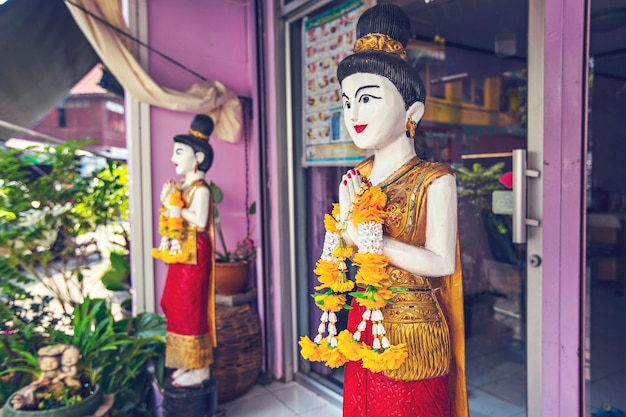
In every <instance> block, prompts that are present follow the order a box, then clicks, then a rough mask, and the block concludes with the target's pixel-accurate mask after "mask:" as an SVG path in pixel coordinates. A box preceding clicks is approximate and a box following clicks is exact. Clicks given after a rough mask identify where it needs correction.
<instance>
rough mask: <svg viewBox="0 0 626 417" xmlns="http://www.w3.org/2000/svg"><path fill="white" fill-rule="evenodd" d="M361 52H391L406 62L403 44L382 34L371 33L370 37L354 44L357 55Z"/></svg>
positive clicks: (365, 37) (364, 37)
mask: <svg viewBox="0 0 626 417" xmlns="http://www.w3.org/2000/svg"><path fill="white" fill-rule="evenodd" d="M361 51H383V52H390V53H392V54H396V55H398V56H399V57H400V58H402V59H404V60H406V49H404V46H402V43H400V42H398V41H397V40H395V39H393V38H392V37H390V36H387V35H383V34H382V33H370V34H369V35H365V36H363V37H361V38H359V39H357V40H356V42H354V48H353V52H354V53H357V52H361Z"/></svg>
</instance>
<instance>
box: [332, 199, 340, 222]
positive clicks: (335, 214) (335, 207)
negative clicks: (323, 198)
mask: <svg viewBox="0 0 626 417" xmlns="http://www.w3.org/2000/svg"><path fill="white" fill-rule="evenodd" d="M331 213H332V216H333V217H334V218H335V219H338V218H339V213H340V211H339V203H334V204H333V210H332V212H331Z"/></svg>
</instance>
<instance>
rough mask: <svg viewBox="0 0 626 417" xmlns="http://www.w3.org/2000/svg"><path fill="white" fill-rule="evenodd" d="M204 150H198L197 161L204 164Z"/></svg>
mask: <svg viewBox="0 0 626 417" xmlns="http://www.w3.org/2000/svg"><path fill="white" fill-rule="evenodd" d="M204 157H205V155H204V152H196V161H198V164H202V163H203V162H204Z"/></svg>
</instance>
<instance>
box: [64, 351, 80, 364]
mask: <svg viewBox="0 0 626 417" xmlns="http://www.w3.org/2000/svg"><path fill="white" fill-rule="evenodd" d="M79 359H80V352H79V351H78V349H67V350H66V351H65V352H63V355H62V356H61V363H62V364H63V365H65V366H72V365H76V364H77V363H78V360H79Z"/></svg>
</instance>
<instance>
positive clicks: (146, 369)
mask: <svg viewBox="0 0 626 417" xmlns="http://www.w3.org/2000/svg"><path fill="white" fill-rule="evenodd" d="M7 314H8V315H7ZM3 315H4V316H5V318H9V319H10V320H9V321H8V322H9V323H16V327H13V329H12V330H13V331H10V332H6V331H5V332H4V333H3V336H4V337H3V338H2V339H0V340H2V347H3V348H4V349H5V350H6V351H7V352H9V353H10V356H11V359H10V360H9V361H8V362H9V363H8V365H10V366H8V367H6V366H5V367H4V369H2V368H0V378H2V376H6V375H12V376H14V375H17V374H18V373H19V374H25V375H32V376H34V377H38V376H40V374H41V371H42V370H43V371H45V370H46V368H44V366H41V365H42V364H40V363H38V362H37V359H36V356H34V355H33V349H35V348H36V349H37V350H39V349H41V348H42V347H45V346H50V345H57V346H70V345H71V346H75V347H76V348H77V349H78V350H79V351H80V353H81V358H80V361H79V362H78V363H77V365H76V367H77V373H78V375H80V376H81V382H82V383H86V384H88V385H89V386H90V387H93V389H92V391H93V394H94V395H96V396H98V395H100V393H103V394H107V395H110V396H112V397H113V398H114V402H113V403H112V408H111V409H110V410H109V414H110V415H111V416H140V415H149V413H150V410H149V407H148V403H149V401H148V400H149V398H150V392H151V390H152V386H153V385H152V381H153V380H154V379H155V378H156V379H157V380H159V381H162V372H161V371H160V370H161V369H163V366H162V363H163V360H164V344H165V321H164V319H163V317H162V316H160V315H157V314H155V313H142V314H139V315H137V316H136V317H132V318H129V319H123V320H118V321H116V320H115V319H114V318H113V315H112V314H111V310H110V307H109V304H108V303H107V301H106V300H103V299H90V298H85V300H84V301H83V302H82V303H80V304H77V305H76V307H75V309H74V311H73V313H72V317H71V321H70V322H69V323H66V326H61V327H60V328H61V329H63V330H60V329H59V328H57V327H59V326H55V327H52V326H50V325H46V324H45V323H43V322H41V323H40V324H39V325H34V323H27V324H26V325H24V323H23V321H24V320H23V318H20V317H18V316H19V315H13V316H11V315H10V313H8V312H7V310H6V309H5V310H4V311H3ZM41 316H42V317H43V316H50V313H44V314H42V315H41ZM66 318H67V317H66ZM20 323H21V324H20ZM57 324H58V323H57ZM24 331H28V332H27V333H24ZM27 340H30V342H29V343H28V344H27V345H25V344H24V342H25V341H27ZM42 368H43V369H42ZM151 368H154V369H155V370H159V372H155V371H151V370H150V369H151ZM31 381H32V377H31V378H26V379H24V380H22V381H20V383H19V384H18V386H17V387H14V388H19V387H23V386H28V385H29V384H32V382H31ZM63 394H65V393H61V395H58V394H57V397H58V399H57V400H55V401H52V400H50V398H43V399H40V400H39V402H38V403H37V405H36V408H37V410H27V411H22V410H16V409H15V408H14V407H13V406H12V402H11V400H12V399H13V398H14V397H15V395H14V394H13V395H12V396H11V397H10V398H9V400H8V402H7V405H5V411H4V413H5V415H10V416H33V417H39V416H42V417H48V416H54V415H56V416H70V415H72V414H70V411H71V410H69V411H68V408H67V407H68V406H71V407H72V410H73V409H74V408H78V409H79V410H81V411H79V414H76V415H77V416H84V415H86V414H91V412H93V410H92V411H91V412H85V407H87V406H86V405H85V404H82V405H80V406H79V405H78V404H79V403H81V402H82V400H84V399H85V400H86V399H87V398H82V395H81V396H80V397H77V396H76V395H75V394H72V395H71V396H70V395H67V396H64V395H63ZM96 401H97V402H99V401H100V400H99V399H98V400H96V399H91V400H90V402H96ZM96 405H98V404H96ZM92 406H93V404H91V405H90V406H89V408H91V407H92ZM96 408H97V407H96ZM53 409H54V410H57V411H52V410H53ZM42 410H43V411H42ZM44 411H45V412H44ZM7 412H8V413H9V414H7ZM23 413H30V414H23ZM33 413H34V414H33ZM80 413H82V414H80Z"/></svg>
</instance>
